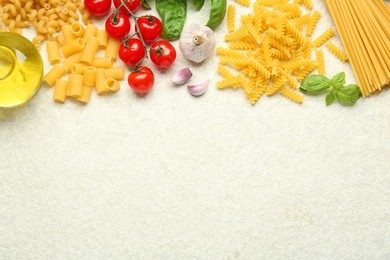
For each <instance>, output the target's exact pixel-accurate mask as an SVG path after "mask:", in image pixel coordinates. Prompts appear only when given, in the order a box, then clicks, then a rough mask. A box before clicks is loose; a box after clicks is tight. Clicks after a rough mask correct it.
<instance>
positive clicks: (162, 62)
mask: <svg viewBox="0 0 390 260" xmlns="http://www.w3.org/2000/svg"><path fill="white" fill-rule="evenodd" d="M150 59H151V60H152V62H153V63H154V64H156V66H157V67H159V68H163V69H166V68H169V67H170V66H171V65H172V63H173V62H174V61H175V59H176V50H175V47H173V46H172V44H170V43H169V42H167V41H164V40H162V41H157V42H155V43H153V44H152V45H151V46H150Z"/></svg>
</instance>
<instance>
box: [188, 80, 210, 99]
mask: <svg viewBox="0 0 390 260" xmlns="http://www.w3.org/2000/svg"><path fill="white" fill-rule="evenodd" d="M208 87H209V80H206V81H205V82H203V83H200V84H194V85H188V86H187V90H188V92H189V93H190V94H191V95H193V96H195V97H199V96H201V95H203V94H204V93H205V92H206V91H207V89H208Z"/></svg>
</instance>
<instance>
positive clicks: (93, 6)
mask: <svg viewBox="0 0 390 260" xmlns="http://www.w3.org/2000/svg"><path fill="white" fill-rule="evenodd" d="M84 6H85V8H87V10H88V11H89V12H90V13H91V14H93V15H94V16H104V15H106V14H108V12H109V11H110V8H111V0H84Z"/></svg>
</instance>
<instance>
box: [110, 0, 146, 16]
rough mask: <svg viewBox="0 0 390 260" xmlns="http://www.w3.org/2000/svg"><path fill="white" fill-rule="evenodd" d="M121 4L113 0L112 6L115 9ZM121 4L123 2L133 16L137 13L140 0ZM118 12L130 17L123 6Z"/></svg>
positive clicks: (119, 0) (131, 0)
mask: <svg viewBox="0 0 390 260" xmlns="http://www.w3.org/2000/svg"><path fill="white" fill-rule="evenodd" d="M121 2H122V1H121V0H114V5H115V7H116V8H117V9H118V7H119V6H120V5H121ZM123 2H125V4H126V6H127V8H129V9H130V11H131V12H132V13H133V14H134V13H135V12H137V10H138V8H139V7H140V6H141V0H123ZM120 11H121V12H122V13H124V14H127V15H130V13H129V11H127V9H126V8H125V7H123V6H122V7H121V9H120Z"/></svg>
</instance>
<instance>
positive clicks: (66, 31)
mask: <svg viewBox="0 0 390 260" xmlns="http://www.w3.org/2000/svg"><path fill="white" fill-rule="evenodd" d="M61 32H62V36H63V37H64V40H65V43H69V42H71V41H73V40H74V39H76V36H75V35H74V34H73V32H72V27H71V26H70V25H69V24H64V25H63V26H62V27H61Z"/></svg>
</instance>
